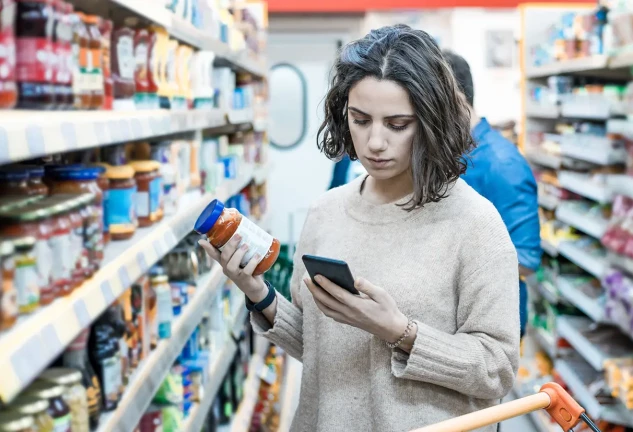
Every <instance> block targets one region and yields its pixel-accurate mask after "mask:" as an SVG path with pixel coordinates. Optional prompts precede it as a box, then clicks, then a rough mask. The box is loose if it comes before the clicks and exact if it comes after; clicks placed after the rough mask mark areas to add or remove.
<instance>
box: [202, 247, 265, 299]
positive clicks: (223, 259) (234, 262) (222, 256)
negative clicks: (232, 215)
mask: <svg viewBox="0 0 633 432" xmlns="http://www.w3.org/2000/svg"><path fill="white" fill-rule="evenodd" d="M241 241H242V238H241V237H240V236H239V235H236V236H235V237H233V238H232V239H231V240H230V241H229V242H228V243H227V244H226V245H225V246H224V248H223V249H222V252H220V251H219V250H218V249H216V248H214V247H213V246H212V245H211V243H209V242H208V241H206V240H199V241H198V244H199V245H200V246H202V248H203V249H204V250H205V251H206V252H207V254H209V256H210V257H211V258H212V259H214V260H215V261H217V262H218V263H220V265H221V266H222V270H223V271H224V274H225V275H226V276H227V277H228V278H229V279H231V280H232V281H233V282H234V283H235V285H237V287H238V288H239V289H240V290H241V291H242V292H243V293H244V294H246V296H247V297H248V298H249V299H250V300H251V301H252V302H253V303H259V302H260V301H262V300H264V298H266V295H267V294H268V287H267V286H266V284H265V283H264V279H263V278H262V277H261V276H253V272H254V271H255V267H257V264H259V261H260V259H261V257H260V256H259V255H254V256H253V257H252V258H251V260H250V261H249V262H248V264H246V266H245V267H243V268H242V267H241V266H240V264H241V262H242V259H243V258H244V255H246V252H248V245H246V244H244V245H242V246H241V247H239V245H240V242H241Z"/></svg>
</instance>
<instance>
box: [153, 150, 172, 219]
mask: <svg viewBox="0 0 633 432" xmlns="http://www.w3.org/2000/svg"><path fill="white" fill-rule="evenodd" d="M150 159H152V160H153V161H156V162H158V163H159V164H160V174H161V176H162V181H163V193H162V194H161V203H160V204H159V206H160V207H161V208H163V210H164V214H166V215H171V214H174V213H176V210H177V208H176V206H177V204H178V190H177V189H176V172H175V171H176V170H175V168H174V164H173V163H172V161H171V142H170V141H161V142H158V143H153V144H152V146H151V148H150Z"/></svg>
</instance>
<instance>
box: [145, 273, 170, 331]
mask: <svg viewBox="0 0 633 432" xmlns="http://www.w3.org/2000/svg"><path fill="white" fill-rule="evenodd" d="M150 284H151V287H152V290H153V291H154V292H155V293H156V322H157V329H158V333H157V337H158V339H169V338H170V337H171V323H172V321H173V320H174V310H173V307H172V296H171V285H169V277H168V276H167V275H155V276H152V278H151V279H150Z"/></svg>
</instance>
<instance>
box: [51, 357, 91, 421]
mask: <svg viewBox="0 0 633 432" xmlns="http://www.w3.org/2000/svg"><path fill="white" fill-rule="evenodd" d="M40 379H42V380H44V381H48V382H51V383H53V384H57V385H60V386H63V387H64V388H65V390H66V391H65V392H64V396H63V398H64V402H66V404H67V405H68V408H70V425H71V429H70V430H71V431H72V432H90V423H89V420H88V395H87V394H86V388H85V387H84V386H83V385H82V383H81V381H82V375H81V372H80V371H78V370H77V369H69V368H51V369H47V370H45V371H44V372H42V375H41V376H40Z"/></svg>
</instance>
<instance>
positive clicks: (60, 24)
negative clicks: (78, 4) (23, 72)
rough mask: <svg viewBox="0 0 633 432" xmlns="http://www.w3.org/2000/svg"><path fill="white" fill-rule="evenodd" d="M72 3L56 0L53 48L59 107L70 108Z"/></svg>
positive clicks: (71, 102)
mask: <svg viewBox="0 0 633 432" xmlns="http://www.w3.org/2000/svg"><path fill="white" fill-rule="evenodd" d="M72 8H73V7H72V5H70V4H68V3H66V2H64V1H62V0H55V3H54V17H55V19H54V22H55V24H54V29H53V50H54V54H55V59H56V63H55V70H54V86H55V104H56V107H57V109H70V108H72V105H73V90H72V71H71V68H72V39H73V29H72V26H71V19H70V14H71V13H72Z"/></svg>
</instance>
